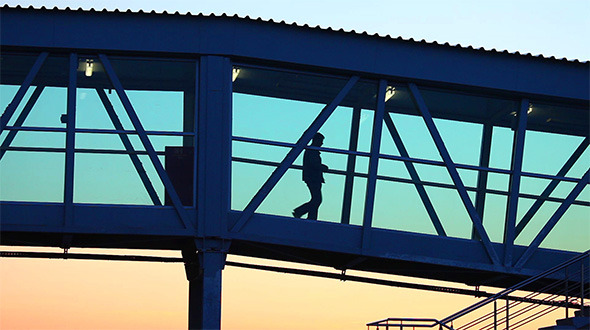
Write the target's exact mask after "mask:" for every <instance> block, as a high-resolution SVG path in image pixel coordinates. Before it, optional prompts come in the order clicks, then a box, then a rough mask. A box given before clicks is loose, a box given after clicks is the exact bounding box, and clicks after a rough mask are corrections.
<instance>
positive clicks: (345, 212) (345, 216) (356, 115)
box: [340, 108, 361, 224]
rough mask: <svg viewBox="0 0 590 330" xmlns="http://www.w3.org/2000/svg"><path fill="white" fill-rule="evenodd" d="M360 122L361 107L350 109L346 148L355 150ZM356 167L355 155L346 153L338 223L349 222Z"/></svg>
mask: <svg viewBox="0 0 590 330" xmlns="http://www.w3.org/2000/svg"><path fill="white" fill-rule="evenodd" d="M360 124H361V108H353V109H352V123H351V129H350V142H349V144H348V150H350V151H357V149H358V141H359V128H360ZM355 168H356V155H352V154H350V155H348V159H347V163H346V178H345V181H344V197H343V199H342V215H341V218H340V223H345V224H349V223H350V209H351V206H352V189H353V184H354V173H355Z"/></svg>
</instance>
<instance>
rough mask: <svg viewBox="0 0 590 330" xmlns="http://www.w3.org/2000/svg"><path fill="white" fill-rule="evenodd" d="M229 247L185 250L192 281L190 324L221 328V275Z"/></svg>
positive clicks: (191, 325)
mask: <svg viewBox="0 0 590 330" xmlns="http://www.w3.org/2000/svg"><path fill="white" fill-rule="evenodd" d="M226 251H227V250H224V249H202V250H201V249H199V251H198V253H195V252H196V251H195V250H193V251H192V252H187V251H183V257H184V259H185V269H186V276H187V279H188V281H189V297H188V328H189V329H221V276H222V271H223V268H224V266H225V258H226V255H227V253H226Z"/></svg>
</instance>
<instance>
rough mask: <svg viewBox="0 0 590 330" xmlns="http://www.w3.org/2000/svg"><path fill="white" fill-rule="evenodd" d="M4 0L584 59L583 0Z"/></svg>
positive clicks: (587, 10)
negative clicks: (236, 19) (245, 20)
mask: <svg viewBox="0 0 590 330" xmlns="http://www.w3.org/2000/svg"><path fill="white" fill-rule="evenodd" d="M5 3H6V4H9V5H23V6H28V5H33V6H48V7H53V6H57V7H59V8H65V7H68V6H69V7H71V8H77V7H82V8H90V7H94V8H96V9H102V8H107V9H115V8H119V9H132V10H139V9H143V10H147V11H151V10H156V11H164V10H166V11H172V12H174V11H179V12H181V13H184V12H189V11H190V12H191V13H205V14H208V13H214V14H222V13H226V14H229V15H233V14H238V15H240V16H246V15H249V16H250V17H261V18H263V19H273V20H277V21H281V20H284V21H286V22H288V23H291V22H297V23H298V24H309V25H311V26H316V25H319V26H321V27H324V28H327V27H332V28H337V29H338V28H343V29H345V30H356V31H367V32H369V33H378V34H380V35H391V36H393V37H397V36H402V37H404V38H414V39H417V40H421V39H425V40H427V41H438V42H442V43H444V42H449V43H450V44H461V45H463V46H467V45H472V46H474V47H484V48H486V49H492V48H495V49H497V50H508V51H510V52H514V51H520V52H521V53H529V52H530V53H532V54H533V55H537V54H543V55H545V56H555V57H557V58H562V57H566V58H568V59H579V60H588V59H590V42H588V33H589V32H590V1H588V0H563V1H555V0H495V1H487V0H483V1H469V0H446V1H436V0H416V1H399V0H389V1H378V0H367V1H359V0H355V1H348V0H339V1H336V0H323V1H316V0H298V1H294V0H284V1H270V0H251V1H240V0H225V1H221V0H194V1H186V0H167V1H154V0H150V1H139V0H128V1H122V0H96V1H79V0H78V1H76V0H69V1H66V0H52V1H50V0H35V1H7V2H5Z"/></svg>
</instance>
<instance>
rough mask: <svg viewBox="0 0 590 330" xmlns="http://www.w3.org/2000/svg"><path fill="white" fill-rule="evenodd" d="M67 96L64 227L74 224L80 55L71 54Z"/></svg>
mask: <svg viewBox="0 0 590 330" xmlns="http://www.w3.org/2000/svg"><path fill="white" fill-rule="evenodd" d="M68 74H69V82H68V94H67V114H66V117H67V121H66V160H65V176H64V178H65V180H64V225H65V226H66V227H69V226H72V225H73V224H74V157H75V155H74V148H75V146H76V140H75V137H76V84H77V78H78V55H77V54H75V53H71V54H70V62H69V70H68Z"/></svg>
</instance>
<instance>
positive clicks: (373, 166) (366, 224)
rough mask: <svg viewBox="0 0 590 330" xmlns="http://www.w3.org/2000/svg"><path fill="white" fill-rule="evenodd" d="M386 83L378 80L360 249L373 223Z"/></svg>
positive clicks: (365, 242)
mask: <svg viewBox="0 0 590 330" xmlns="http://www.w3.org/2000/svg"><path fill="white" fill-rule="evenodd" d="M386 89H387V81H386V80H384V79H381V80H379V89H378V91H377V110H376V111H375V117H374V120H373V136H372V137H371V156H370V157H371V158H370V159H369V177H368V179H367V193H366V196H365V212H364V215H363V236H362V241H361V248H363V249H364V248H366V247H368V246H369V241H370V237H371V225H372V222H373V211H374V210H373V207H374V206H375V189H376V186H377V167H378V165H379V150H380V148H381V133H382V131H383V115H384V112H385V90H386Z"/></svg>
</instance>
